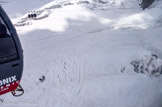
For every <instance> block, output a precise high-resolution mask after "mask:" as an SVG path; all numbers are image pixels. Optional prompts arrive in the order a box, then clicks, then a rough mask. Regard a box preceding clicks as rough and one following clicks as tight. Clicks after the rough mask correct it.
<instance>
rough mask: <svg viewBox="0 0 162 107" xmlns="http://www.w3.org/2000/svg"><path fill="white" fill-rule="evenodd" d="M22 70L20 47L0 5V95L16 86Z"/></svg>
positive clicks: (14, 31)
mask: <svg viewBox="0 0 162 107" xmlns="http://www.w3.org/2000/svg"><path fill="white" fill-rule="evenodd" d="M22 71H23V52H22V47H21V44H20V41H19V38H18V35H17V33H16V30H15V28H14V26H13V24H12V23H11V21H10V19H9V17H8V16H7V14H6V13H5V11H4V10H3V9H2V7H1V6H0V95H2V94H5V93H7V92H13V94H15V90H16V89H17V88H18V86H19V83H20V80H21V77H22Z"/></svg>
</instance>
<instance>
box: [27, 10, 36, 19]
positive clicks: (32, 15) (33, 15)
mask: <svg viewBox="0 0 162 107" xmlns="http://www.w3.org/2000/svg"><path fill="white" fill-rule="evenodd" d="M36 17H37V14H36V13H35V11H34V12H32V11H31V12H29V14H28V18H36Z"/></svg>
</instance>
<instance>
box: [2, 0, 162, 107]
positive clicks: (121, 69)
mask: <svg viewBox="0 0 162 107" xmlns="http://www.w3.org/2000/svg"><path fill="white" fill-rule="evenodd" d="M8 1H10V2H9V3H7V2H6V3H3V5H2V7H4V9H6V11H7V13H8V14H9V16H10V17H11V19H12V21H13V24H14V25H15V27H16V29H17V32H18V34H19V38H20V40H21V43H22V47H23V50H24V72H23V77H22V80H21V85H22V87H23V88H24V90H25V94H24V95H23V96H21V97H18V98H15V97H12V96H11V94H10V93H8V94H5V95H3V96H1V97H0V98H1V100H2V105H1V106H3V107H6V106H8V107H161V106H162V102H161V100H162V85H161V84H162V77H161V72H162V70H161V69H162V68H161V67H162V60H161V59H162V48H161V47H162V42H161V40H162V36H161V33H162V12H161V11H162V1H161V0H157V1H155V2H154V3H153V4H152V5H151V6H150V7H149V8H147V9H146V10H144V11H143V10H142V9H141V8H140V6H139V5H138V4H139V3H140V2H141V1H140V0H87V1H86V0H84V1H83V0H69V1H65V0H55V1H50V2H49V1H48V0H34V1H31V2H30V1H25V0H22V1H16V0H15V1H11V0H8ZM48 2H49V3H48ZM37 3H38V4H37ZM12 4H13V6H14V7H19V8H20V10H17V9H18V8H14V7H9V6H10V5H12ZM41 6H42V7H41ZM27 9H28V10H27ZM28 11H35V13H37V17H36V18H30V19H29V18H28V17H27V15H28ZM19 16H21V17H19ZM42 78H44V79H43V80H42Z"/></svg>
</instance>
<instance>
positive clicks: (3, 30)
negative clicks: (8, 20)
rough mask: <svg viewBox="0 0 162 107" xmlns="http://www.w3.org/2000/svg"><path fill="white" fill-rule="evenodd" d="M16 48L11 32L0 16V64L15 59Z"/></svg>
mask: <svg viewBox="0 0 162 107" xmlns="http://www.w3.org/2000/svg"><path fill="white" fill-rule="evenodd" d="M17 58H18V55H17V50H16V47H15V43H14V40H13V38H12V35H11V33H10V32H9V29H8V27H7V25H6V24H5V22H4V21H3V18H2V17H0V64H2V63H7V62H9V61H13V60H16V59H17Z"/></svg>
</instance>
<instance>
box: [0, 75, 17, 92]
mask: <svg viewBox="0 0 162 107" xmlns="http://www.w3.org/2000/svg"><path fill="white" fill-rule="evenodd" d="M19 82H20V81H18V80H17V79H16V75H15V76H11V77H8V78H6V79H2V80H0V95H2V94H4V93H7V92H10V91H14V90H15V89H16V88H17V86H18V85H19Z"/></svg>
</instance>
